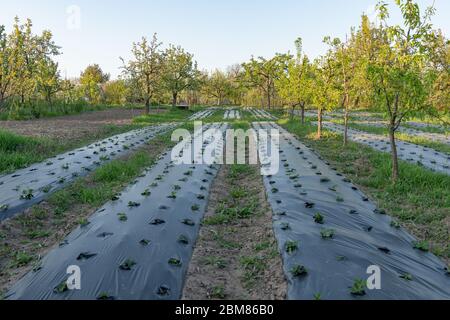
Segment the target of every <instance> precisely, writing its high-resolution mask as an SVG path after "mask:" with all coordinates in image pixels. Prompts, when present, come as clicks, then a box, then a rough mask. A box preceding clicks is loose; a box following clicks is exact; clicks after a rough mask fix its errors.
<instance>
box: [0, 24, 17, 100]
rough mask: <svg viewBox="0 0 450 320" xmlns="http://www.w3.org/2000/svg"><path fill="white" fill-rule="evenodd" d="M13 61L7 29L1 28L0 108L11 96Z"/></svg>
mask: <svg viewBox="0 0 450 320" xmlns="http://www.w3.org/2000/svg"><path fill="white" fill-rule="evenodd" d="M12 60H13V56H12V50H11V47H10V46H9V42H8V37H7V35H6V32H5V27H4V26H0V108H1V107H2V106H3V104H4V102H5V101H6V99H8V97H9V96H10V95H11V90H10V87H11V85H12V83H13V77H14V72H13V64H12Z"/></svg>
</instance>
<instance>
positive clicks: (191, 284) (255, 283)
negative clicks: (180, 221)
mask: <svg viewBox="0 0 450 320" xmlns="http://www.w3.org/2000/svg"><path fill="white" fill-rule="evenodd" d="M231 167H232V166H230V165H223V166H222V167H221V169H220V171H219V173H218V175H217V177H216V179H215V180H214V182H213V185H212V188H211V193H210V196H209V203H208V207H207V211H206V214H205V218H204V219H205V220H204V221H205V222H207V221H208V219H211V218H214V216H215V215H217V214H218V213H217V208H219V207H220V206H221V204H223V203H228V204H229V203H230V202H232V201H233V200H232V199H231V198H232V197H231V195H230V192H231V191H232V189H233V187H236V184H235V183H236V181H238V184H239V186H240V187H242V188H244V189H245V191H246V192H247V193H248V197H243V198H241V199H238V200H237V201H238V203H234V205H235V206H236V207H243V206H246V205H248V201H255V203H256V206H255V210H254V212H252V213H251V214H250V215H249V217H247V218H243V219H233V220H232V221H231V222H228V223H223V224H208V223H206V224H205V223H204V225H203V226H202V228H201V229H200V234H199V238H198V240H197V243H196V246H195V249H194V253H193V256H192V259H191V262H190V265H189V269H188V273H187V277H186V283H185V286H184V292H183V299H185V300H205V299H229V300H234V299H251V300H267V299H271V300H274V299H276V300H281V299H285V297H286V292H287V286H286V280H285V277H284V274H283V271H282V261H281V256H280V254H279V253H278V250H277V244H276V240H275V238H274V234H273V229H272V210H271V208H270V206H269V204H268V202H267V200H266V193H265V189H264V185H263V181H262V178H261V176H260V175H259V166H251V167H250V168H251V169H253V170H251V173H249V174H242V175H240V176H239V177H238V179H236V180H232V179H230V178H229V175H230V170H231Z"/></svg>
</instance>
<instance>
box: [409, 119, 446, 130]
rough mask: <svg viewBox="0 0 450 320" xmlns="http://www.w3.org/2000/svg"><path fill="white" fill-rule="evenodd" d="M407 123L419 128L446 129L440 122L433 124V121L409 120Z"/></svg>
mask: <svg viewBox="0 0 450 320" xmlns="http://www.w3.org/2000/svg"><path fill="white" fill-rule="evenodd" d="M406 124H408V125H410V126H413V127H417V128H436V129H441V130H445V129H446V127H444V126H441V125H438V124H432V123H423V122H415V121H408V122H406Z"/></svg>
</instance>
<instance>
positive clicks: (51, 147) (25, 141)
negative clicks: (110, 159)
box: [0, 125, 142, 174]
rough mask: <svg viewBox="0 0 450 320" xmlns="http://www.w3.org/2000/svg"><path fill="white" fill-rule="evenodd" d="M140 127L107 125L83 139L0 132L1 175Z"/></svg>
mask: <svg viewBox="0 0 450 320" xmlns="http://www.w3.org/2000/svg"><path fill="white" fill-rule="evenodd" d="M141 127H142V126H140V125H127V126H114V125H107V126H104V127H103V128H101V129H100V130H99V131H98V132H96V133H92V134H89V135H87V136H85V137H84V138H82V139H73V140H69V141H68V140H67V139H66V140H61V139H49V138H34V137H27V136H22V135H18V134H15V133H12V132H9V131H6V130H0V174H3V173H8V172H13V171H15V170H17V169H21V168H25V167H28V166H30V165H31V164H33V163H36V162H39V161H43V160H45V159H47V158H49V157H52V156H55V155H57V154H60V153H64V152H66V151H69V150H71V149H75V148H78V147H81V146H84V145H86V144H89V143H91V142H93V141H97V140H100V139H104V138H106V137H110V136H112V135H115V134H119V133H123V132H126V131H130V130H133V129H137V128H141Z"/></svg>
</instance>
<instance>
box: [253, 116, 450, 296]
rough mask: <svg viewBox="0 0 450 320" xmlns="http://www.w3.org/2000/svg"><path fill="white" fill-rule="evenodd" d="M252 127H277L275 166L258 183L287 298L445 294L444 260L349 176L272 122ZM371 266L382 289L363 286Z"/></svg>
mask: <svg viewBox="0 0 450 320" xmlns="http://www.w3.org/2000/svg"><path fill="white" fill-rule="evenodd" d="M253 127H254V128H255V129H272V128H275V129H278V130H279V131H280V148H279V155H280V164H279V172H278V173H277V174H275V175H273V176H266V177H265V178H264V185H265V188H266V192H267V195H268V201H269V203H270V204H271V206H272V209H273V212H274V217H273V227H274V231H275V236H276V239H277V241H278V247H279V250H280V252H281V254H282V258H283V262H284V263H283V268H284V272H285V275H286V277H287V279H288V298H289V299H314V298H316V299H449V298H450V277H449V270H447V268H446V266H445V264H444V263H443V262H442V261H441V260H439V259H438V258H437V257H436V256H435V255H433V254H431V253H429V252H427V248H426V246H424V245H423V244H422V245H421V244H420V243H419V242H416V239H415V238H414V237H413V236H411V235H410V234H409V233H408V232H406V231H405V230H404V229H403V228H401V227H400V225H399V224H398V223H397V222H396V221H395V220H393V219H392V218H391V217H389V216H388V215H387V214H386V212H384V211H383V210H380V209H378V208H377V207H376V206H375V204H374V203H373V202H372V201H371V200H370V199H368V197H367V196H366V195H365V194H364V193H363V192H361V191H360V190H358V188H357V187H355V186H354V185H353V184H352V183H351V181H350V180H349V179H347V178H346V177H344V176H343V175H342V174H340V173H339V172H337V171H336V169H335V168H332V167H330V166H329V164H328V163H326V162H325V161H324V160H322V159H321V157H320V156H318V155H317V154H315V153H314V152H313V151H312V150H310V149H309V148H307V147H306V146H305V145H303V144H302V143H300V142H299V141H298V140H297V139H296V138H295V137H294V136H293V135H291V134H290V133H288V132H287V131H286V130H284V129H282V128H281V127H279V126H278V125H276V124H274V123H267V122H266V123H261V122H255V123H254V124H253ZM259 152H260V157H261V158H265V157H267V156H268V155H269V154H270V153H271V152H272V151H271V147H269V148H268V147H267V146H265V145H260V146H259ZM274 152H278V151H277V150H274ZM371 266H372V268H374V267H373V266H375V268H377V267H379V268H380V271H381V278H380V284H381V288H380V289H373V288H372V289H369V288H368V287H367V285H366V280H367V279H368V278H369V276H370V275H371V274H368V273H367V271H368V268H369V267H371ZM371 270H374V269H369V271H370V272H373V271H371Z"/></svg>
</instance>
